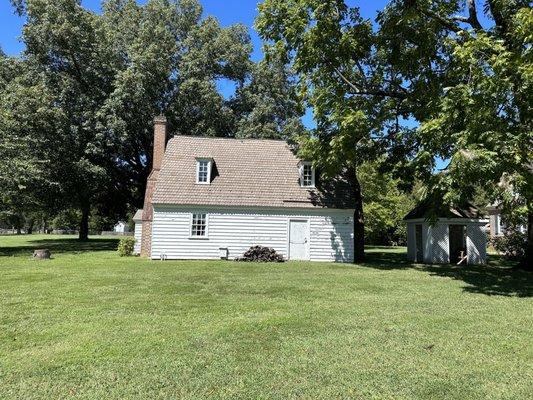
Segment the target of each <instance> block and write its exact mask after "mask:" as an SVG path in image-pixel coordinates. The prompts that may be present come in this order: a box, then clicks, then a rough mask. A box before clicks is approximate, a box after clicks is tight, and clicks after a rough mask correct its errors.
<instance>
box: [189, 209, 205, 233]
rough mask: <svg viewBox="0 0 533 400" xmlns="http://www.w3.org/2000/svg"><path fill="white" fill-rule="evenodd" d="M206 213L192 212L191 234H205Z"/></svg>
mask: <svg viewBox="0 0 533 400" xmlns="http://www.w3.org/2000/svg"><path fill="white" fill-rule="evenodd" d="M206 217H207V214H196V213H195V214H193V215H192V226H191V236H206V232H207V230H206V228H207V218H206Z"/></svg>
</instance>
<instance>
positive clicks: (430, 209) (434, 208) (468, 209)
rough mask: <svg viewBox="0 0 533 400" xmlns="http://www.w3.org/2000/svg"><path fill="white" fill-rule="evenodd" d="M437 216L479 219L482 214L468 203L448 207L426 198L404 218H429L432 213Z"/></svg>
mask: <svg viewBox="0 0 533 400" xmlns="http://www.w3.org/2000/svg"><path fill="white" fill-rule="evenodd" d="M432 214H433V215H434V216H435V217H437V218H466V219H477V218H481V217H482V215H481V213H480V212H479V210H478V209H477V208H475V207H474V206H472V205H470V204H467V205H466V206H465V207H462V208H460V207H446V206H444V205H442V204H440V203H432V201H431V200H427V199H426V200H425V201H422V202H420V203H419V204H418V205H417V206H416V207H415V208H413V209H412V210H411V211H410V212H409V213H408V214H407V215H406V216H405V217H404V218H403V219H404V221H405V220H409V219H418V218H428V217H430V216H431V215H432Z"/></svg>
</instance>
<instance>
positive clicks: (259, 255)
mask: <svg viewBox="0 0 533 400" xmlns="http://www.w3.org/2000/svg"><path fill="white" fill-rule="evenodd" d="M236 260H237V261H255V262H283V261H285V259H284V258H283V256H282V255H281V254H278V253H276V250H274V249H273V248H271V247H263V246H252V247H250V249H249V250H248V251H247V252H246V253H244V254H243V256H242V257H239V258H237V259H236Z"/></svg>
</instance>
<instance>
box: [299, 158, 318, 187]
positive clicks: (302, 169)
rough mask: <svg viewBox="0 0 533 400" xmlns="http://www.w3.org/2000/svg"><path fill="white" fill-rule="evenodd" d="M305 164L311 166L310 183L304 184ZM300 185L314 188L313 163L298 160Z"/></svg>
mask: <svg viewBox="0 0 533 400" xmlns="http://www.w3.org/2000/svg"><path fill="white" fill-rule="evenodd" d="M306 166H309V167H311V184H310V185H304V167H306ZM300 186H301V187H303V188H314V187H315V169H314V168H313V164H312V163H311V162H310V161H302V162H300Z"/></svg>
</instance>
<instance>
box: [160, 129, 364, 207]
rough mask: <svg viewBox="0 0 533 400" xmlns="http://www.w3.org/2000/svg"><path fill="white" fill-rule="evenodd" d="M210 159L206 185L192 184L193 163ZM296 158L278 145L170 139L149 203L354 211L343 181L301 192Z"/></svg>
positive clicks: (256, 141) (276, 142) (283, 144)
mask: <svg viewBox="0 0 533 400" xmlns="http://www.w3.org/2000/svg"><path fill="white" fill-rule="evenodd" d="M197 158H212V159H213V170H212V172H211V184H209V185H206V184H197V183H196V159H197ZM299 161H300V160H299V159H298V158H297V157H296V156H295V154H294V153H293V152H292V151H291V149H290V148H289V146H288V144H287V143H286V142H284V141H280V140H262V139H227V138H209V137H194V136H174V137H173V138H172V139H170V140H169V142H168V144H167V150H166V152H165V157H164V159H163V165H162V167H161V171H160V175H159V178H158V180H157V183H156V188H155V192H154V197H153V199H152V202H153V203H154V204H179V205H221V206H250V207H255V206H259V207H283V208H294V207H297V208H324V207H327V208H344V209H350V208H354V201H353V200H354V199H353V196H351V195H350V193H351V191H350V190H349V189H350V188H349V185H348V182H347V181H346V180H344V179H342V178H336V179H331V180H328V181H324V182H320V181H319V182H317V188H316V189H315V188H302V187H300V183H299V170H298V163H299Z"/></svg>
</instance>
